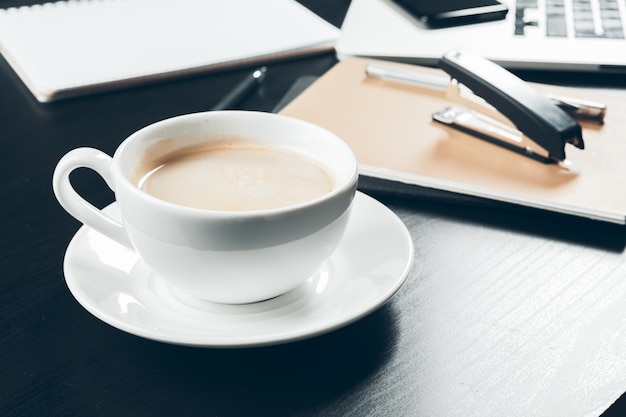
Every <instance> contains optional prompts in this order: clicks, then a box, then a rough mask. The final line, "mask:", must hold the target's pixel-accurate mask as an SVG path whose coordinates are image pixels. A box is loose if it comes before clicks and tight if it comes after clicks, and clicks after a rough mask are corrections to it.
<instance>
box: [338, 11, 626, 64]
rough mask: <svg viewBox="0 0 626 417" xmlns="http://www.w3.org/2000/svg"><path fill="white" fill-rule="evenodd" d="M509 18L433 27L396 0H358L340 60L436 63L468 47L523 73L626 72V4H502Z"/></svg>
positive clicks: (340, 49) (344, 34)
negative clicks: (364, 59) (506, 8)
mask: <svg viewBox="0 0 626 417" xmlns="http://www.w3.org/2000/svg"><path fill="white" fill-rule="evenodd" d="M501 1H502V3H504V4H506V5H507V7H508V9H509V12H508V13H507V16H506V19H505V20H500V21H495V22H485V23H478V24H472V25H466V26H458V27H452V28H445V29H428V28H426V27H424V26H423V25H421V24H420V23H419V22H418V21H417V20H416V19H415V18H413V17H412V16H410V15H409V14H408V13H407V12H406V11H404V9H402V8H401V7H400V6H398V5H396V4H395V3H394V2H393V1H392V0H352V2H351V4H350V7H349V9H348V12H347V14H346V17H345V19H344V22H343V25H342V28H341V29H342V34H341V36H340V38H339V40H338V42H337V44H336V45H335V49H336V51H337V56H338V58H339V59H344V58H347V57H350V56H359V57H367V58H378V59H387V60H395V61H402V62H409V63H414V64H421V65H436V63H437V60H438V59H439V58H440V57H441V56H442V55H443V54H444V53H445V52H447V51H450V50H453V49H465V50H468V51H470V52H473V53H476V54H479V55H482V56H484V57H486V58H488V59H491V60H493V61H495V62H497V63H498V64H500V65H502V66H504V67H506V68H509V69H518V70H555V71H579V72H602V73H624V74H626V33H625V29H626V0H501Z"/></svg>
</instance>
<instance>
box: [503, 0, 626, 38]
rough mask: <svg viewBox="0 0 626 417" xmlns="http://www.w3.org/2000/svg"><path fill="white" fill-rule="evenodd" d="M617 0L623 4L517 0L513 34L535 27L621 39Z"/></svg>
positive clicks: (608, 0)
mask: <svg viewBox="0 0 626 417" xmlns="http://www.w3.org/2000/svg"><path fill="white" fill-rule="evenodd" d="M620 1H621V2H623V3H622V6H625V5H626V3H624V2H625V0H517V2H516V5H515V35H519V36H524V35H526V34H527V30H529V29H530V28H531V27H539V28H540V29H542V32H544V35H545V36H547V37H556V38H564V37H569V36H573V37H576V38H603V39H606V38H614V39H624V27H623V24H622V18H621V15H620V9H619V8H620V4H618V2H620ZM540 2H541V4H540ZM540 13H541V14H540Z"/></svg>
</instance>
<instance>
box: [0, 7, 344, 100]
mask: <svg viewBox="0 0 626 417" xmlns="http://www.w3.org/2000/svg"><path fill="white" fill-rule="evenodd" d="M338 36H339V30H338V29H337V28H336V27H334V26H333V25H331V24H330V23H328V22H326V21H325V20H323V19H322V18H320V17H318V16H317V15H316V14H314V13H313V12H311V11H310V10H308V9H307V8H305V7H304V6H302V5H300V4H299V3H297V2H295V1H294V0H263V1H258V0H229V1H220V2H217V1H206V0H176V1H171V0H74V1H60V2H55V3H47V4H44V5H36V6H26V7H19V8H9V9H2V10H0V52H1V53H2V55H3V56H4V58H5V59H6V60H7V61H8V62H9V64H10V65H11V67H12V68H13V69H14V70H15V72H16V73H17V74H18V75H19V77H20V78H21V80H22V81H23V82H24V84H25V85H26V86H27V87H28V89H29V90H30V91H31V92H32V93H33V94H34V95H35V97H37V99H38V100H39V101H41V102H46V101H52V100H57V99H61V98H65V97H71V96H75V95H81V94H88V93H93V92H97V91H102V90H111V89H115V88H122V87H125V86H129V85H134V84H137V83H142V82H148V81H155V80H160V79H165V78H171V77H175V76H183V75H188V74H197V73H201V72H204V71H209V70H217V69H224V68H228V67H233V66H238V65H239V66H243V65H252V64H254V63H257V62H260V61H263V62H267V61H269V60H274V59H279V58H287V57H292V56H297V55H303V54H310V53H316V52H321V51H326V50H332V48H333V46H334V44H335V42H336V40H337V38H338Z"/></svg>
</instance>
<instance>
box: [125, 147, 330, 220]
mask: <svg viewBox="0 0 626 417" xmlns="http://www.w3.org/2000/svg"><path fill="white" fill-rule="evenodd" d="M142 171H143V173H140V176H141V178H140V179H139V180H138V181H137V185H138V186H139V188H140V189H141V190H143V191H144V192H146V193H148V194H150V195H152V196H154V197H157V198H160V199H162V200H165V201H169V202H171V203H175V204H179V205H183V206H188V207H193V208H200V209H208V210H225V211H249V210H266V209H273V208H280V207H287V206H291V205H295V204H299V203H302V202H306V201H310V200H313V199H315V198H317V197H320V196H322V195H324V194H326V193H328V192H330V191H331V190H332V188H333V181H332V178H331V177H330V175H329V174H328V173H327V172H326V171H325V170H324V169H323V168H322V167H320V166H319V164H317V163H316V162H314V161H312V160H309V159H308V158H306V157H304V156H302V155H299V154H296V153H294V152H290V151H288V150H284V149H279V148H276V147H271V146H268V147H265V146H264V145H259V144H255V143H248V142H245V141H225V142H219V143H215V144H210V145H203V146H201V147H194V148H191V149H183V150H181V151H177V152H173V153H170V154H168V155H166V156H165V157H160V158H158V159H157V160H155V161H154V162H153V164H152V166H147V167H144V168H143V169H142Z"/></svg>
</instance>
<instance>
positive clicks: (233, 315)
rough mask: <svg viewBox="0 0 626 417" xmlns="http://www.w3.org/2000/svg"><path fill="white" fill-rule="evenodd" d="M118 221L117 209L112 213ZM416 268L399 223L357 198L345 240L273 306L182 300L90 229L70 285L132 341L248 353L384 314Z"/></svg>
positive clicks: (74, 258)
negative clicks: (135, 338) (235, 349)
mask: <svg viewBox="0 0 626 417" xmlns="http://www.w3.org/2000/svg"><path fill="white" fill-rule="evenodd" d="M105 210H106V211H109V212H112V213H117V206H116V204H115V203H113V204H111V205H110V206H109V207H107V208H106V209H105ZM412 263H413V241H412V239H411V236H410V234H409V232H408V230H407V229H406V227H405V226H404V224H403V223H402V221H401V220H400V219H399V218H398V217H397V216H396V215H395V214H394V213H393V212H392V211H391V210H389V209H388V208H387V207H385V206H384V205H382V204H381V203H379V202H378V201H376V200H374V199H372V198H371V197H368V196H366V195H365V194H362V193H357V196H356V199H355V205H354V207H353V211H352V215H351V217H350V221H349V224H348V228H347V230H346V234H345V236H344V239H343V241H342V243H341V245H340V247H339V248H338V250H337V252H335V254H334V255H333V256H332V258H331V259H330V260H329V261H328V262H327V263H326V264H325V265H324V266H323V267H322V268H321V269H320V271H319V272H318V273H316V274H315V275H314V276H313V277H311V278H309V280H308V282H306V283H305V284H303V285H301V286H300V287H298V288H297V289H295V290H293V291H291V292H289V293H287V294H284V295H281V296H280V297H276V298H274V299H271V300H268V301H263V302H259V303H254V304H244V305H225V304H216V303H210V302H207V301H201V300H195V299H194V300H184V299H182V298H179V297H177V296H176V295H175V294H174V293H173V292H172V291H170V290H169V288H168V287H167V284H166V283H165V282H163V281H161V280H160V279H158V278H156V277H154V276H153V275H152V274H151V273H150V271H149V270H148V268H147V267H146V266H145V265H144V263H143V262H142V261H141V260H140V259H139V258H138V256H137V255H136V254H135V252H134V251H132V250H130V249H128V248H125V247H124V246H122V245H119V244H118V243H116V242H114V241H112V240H110V239H109V238H107V237H104V236H103V235H101V234H100V233H98V232H95V231H94V230H92V229H90V228H88V227H86V226H83V227H81V229H80V230H79V231H78V232H77V233H76V235H75V236H74V238H73V239H72V241H71V242H70V244H69V246H68V248H67V252H66V254H65V261H64V272H65V280H66V282H67V285H68V287H69V289H70V291H71V292H72V294H73V295H74V297H75V298H76V299H77V300H78V302H79V303H80V304H81V305H82V306H83V307H84V308H85V309H87V311H89V312H90V313H92V314H93V315H94V316H96V317H98V318H99V319H100V320H102V321H104V322H106V323H108V324H110V325H111V326H114V327H116V328H118V329H120V330H123V331H126V332H128V333H131V334H134V335H137V336H141V337H145V338H148V339H153V340H158V341H162V342H168V343H174V344H181V345H190V346H204V347H244V346H263V345H271V344H278V343H285V342H290V341H295V340H300V339H305V338H308V337H312V336H316V335H319V334H322V333H326V332H329V331H331V330H334V329H337V328H339V327H342V326H345V325H347V324H349V323H352V322H354V321H356V320H358V319H360V318H362V317H364V316H366V315H367V314H369V313H371V312H372V311H374V310H376V309H377V308H379V307H380V306H382V305H383V304H384V303H385V302H386V301H387V300H389V298H390V297H391V296H392V295H393V294H394V293H395V292H396V291H397V290H398V289H399V288H400V286H401V285H402V283H403V282H404V280H405V279H406V277H407V275H408V273H409V270H410V268H411V265H412Z"/></svg>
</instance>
